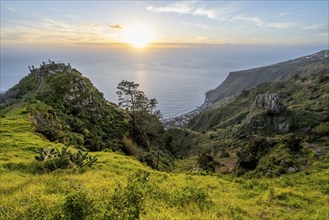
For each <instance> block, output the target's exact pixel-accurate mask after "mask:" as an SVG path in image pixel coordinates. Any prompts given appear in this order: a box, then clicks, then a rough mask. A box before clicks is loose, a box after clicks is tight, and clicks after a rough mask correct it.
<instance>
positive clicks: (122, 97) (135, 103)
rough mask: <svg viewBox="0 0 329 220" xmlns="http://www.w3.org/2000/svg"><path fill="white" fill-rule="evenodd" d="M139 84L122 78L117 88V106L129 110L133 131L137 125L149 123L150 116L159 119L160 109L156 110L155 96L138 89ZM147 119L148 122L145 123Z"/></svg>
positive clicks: (143, 125) (141, 125)
mask: <svg viewBox="0 0 329 220" xmlns="http://www.w3.org/2000/svg"><path fill="white" fill-rule="evenodd" d="M138 87H139V84H137V83H134V82H129V81H126V80H122V81H121V82H120V83H119V84H118V86H117V89H118V90H119V91H117V95H118V96H119V106H120V107H122V108H124V109H126V110H128V111H130V113H131V117H132V123H133V130H134V131H135V130H136V128H137V125H138V126H139V127H140V128H142V127H145V126H149V125H150V124H151V120H152V118H154V117H156V118H157V119H159V117H160V116H161V113H160V111H156V110H155V108H156V105H157V104H158V101H157V100H156V99H155V98H152V99H150V98H148V97H147V96H146V95H145V94H144V92H143V91H140V90H138ZM147 121H148V123H146V122H147Z"/></svg>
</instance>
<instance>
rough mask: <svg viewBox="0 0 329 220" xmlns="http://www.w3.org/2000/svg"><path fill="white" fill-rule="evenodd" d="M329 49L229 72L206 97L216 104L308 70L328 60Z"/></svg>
mask: <svg viewBox="0 0 329 220" xmlns="http://www.w3.org/2000/svg"><path fill="white" fill-rule="evenodd" d="M328 56H329V51H328V50H323V51H320V52H318V53H315V54H312V55H308V56H304V57H300V58H297V59H293V60H289V61H286V62H281V63H277V64H273V65H269V66H264V67H260V68H255V69H250V70H242V71H236V72H231V73H229V75H228V77H227V78H226V79H225V80H224V82H223V83H222V84H220V85H219V86H218V87H217V88H216V89H214V90H210V91H209V92H207V94H206V97H207V99H208V100H209V102H210V103H212V104H214V103H216V102H217V101H220V100H221V99H224V98H229V97H232V96H234V95H237V94H239V93H240V92H241V91H243V90H245V89H250V88H252V87H254V86H256V85H259V84H260V83H263V82H272V81H275V80H279V79H281V78H289V77H290V76H291V74H292V73H296V72H301V73H302V72H303V71H304V72H305V71H306V72H307V70H306V69H305V67H306V66H310V65H312V64H314V63H318V62H319V61H325V60H328V59H327V58H328Z"/></svg>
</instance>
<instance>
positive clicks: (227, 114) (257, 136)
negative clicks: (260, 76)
mask: <svg viewBox="0 0 329 220" xmlns="http://www.w3.org/2000/svg"><path fill="white" fill-rule="evenodd" d="M328 67H329V60H328V59H327V60H319V61H316V62H312V63H310V64H308V65H306V66H304V67H303V68H300V69H299V70H298V71H296V72H294V73H293V72H291V73H290V74H289V75H287V76H285V78H284V79H282V80H278V81H275V82H266V83H262V84H260V85H258V86H256V87H254V88H252V89H250V90H244V91H243V92H241V93H240V95H238V96H236V97H234V98H232V99H231V100H230V101H228V102H227V103H225V104H222V105H220V106H217V107H213V108H211V109H209V110H207V111H205V112H202V113H201V114H199V115H198V116H196V117H195V118H193V119H192V120H191V121H190V125H189V128H188V129H185V130H180V129H172V130H170V131H169V132H170V133H171V135H172V136H173V137H174V142H175V144H176V151H177V152H176V153H177V155H179V156H180V157H183V158H188V157H189V156H192V157H193V156H194V155H197V160H196V161H195V162H194V163H195V164H199V165H200V163H205V164H204V167H203V168H205V169H208V168H209V169H211V170H216V171H217V172H223V173H227V172H235V173H236V174H238V175H240V174H246V175H255V176H272V177H273V176H278V175H282V174H283V173H289V172H291V171H297V170H301V169H306V168H308V167H310V166H311V165H312V163H313V162H314V161H316V160H317V157H316V156H314V155H318V154H319V155H321V156H323V152H325V153H324V154H325V155H327V157H328V151H329V139H328V135H329V118H328V115H329V74H328V73H329V71H328V69H329V68H328ZM204 160H207V161H204ZM207 164H208V165H209V167H207Z"/></svg>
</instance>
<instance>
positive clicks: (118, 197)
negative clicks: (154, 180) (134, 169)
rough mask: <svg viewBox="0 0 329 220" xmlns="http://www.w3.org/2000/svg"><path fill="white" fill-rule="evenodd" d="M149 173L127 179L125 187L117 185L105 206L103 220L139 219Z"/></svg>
mask: <svg viewBox="0 0 329 220" xmlns="http://www.w3.org/2000/svg"><path fill="white" fill-rule="evenodd" d="M148 176H149V173H147V172H138V173H136V174H135V175H133V176H132V177H130V178H128V182H127V185H126V186H121V185H118V186H117V187H116V188H115V191H114V194H113V195H112V196H111V198H110V200H109V201H108V204H107V211H106V213H105V216H104V217H105V219H118V220H121V219H122V220H130V219H131V220H133V219H139V216H140V214H141V213H142V212H143V210H144V199H145V196H146V193H147V190H148V189H147V186H148V184H147V182H148Z"/></svg>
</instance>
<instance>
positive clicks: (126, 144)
mask: <svg viewBox="0 0 329 220" xmlns="http://www.w3.org/2000/svg"><path fill="white" fill-rule="evenodd" d="M122 142H123V147H122V151H123V152H124V153H125V154H127V155H130V156H134V157H136V158H138V157H139V156H140V154H141V150H140V149H139V148H138V147H137V145H136V144H135V143H134V142H133V141H132V140H131V139H130V138H128V137H126V136H124V137H123V139H122Z"/></svg>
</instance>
